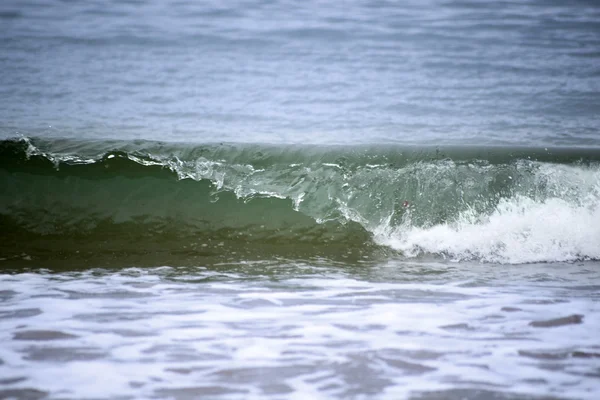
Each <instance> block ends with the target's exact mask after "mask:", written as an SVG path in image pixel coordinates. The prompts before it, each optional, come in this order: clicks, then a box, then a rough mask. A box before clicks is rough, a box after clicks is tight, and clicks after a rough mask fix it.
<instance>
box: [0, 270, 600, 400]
mask: <svg viewBox="0 0 600 400" xmlns="http://www.w3.org/2000/svg"><path fill="white" fill-rule="evenodd" d="M320 264H323V263H320ZM324 264H325V265H321V266H319V263H318V262H317V263H316V264H315V263H312V264H306V263H299V262H284V261H280V262H256V263H247V264H243V265H240V264H237V265H219V266H215V267H213V268H202V267H194V268H169V267H162V268H152V269H139V268H128V269H122V270H118V271H109V270H88V271H84V272H63V273H56V272H55V273H51V272H50V271H47V272H37V273H20V274H15V275H6V274H4V275H1V276H0V282H1V285H2V291H1V292H0V298H1V303H0V318H1V321H2V323H1V325H0V326H1V328H2V329H1V331H0V340H1V341H2V343H3V346H2V348H1V349H0V359H1V360H2V363H1V364H0V375H1V376H2V377H3V378H2V388H1V389H0V397H7V396H8V397H10V396H11V395H12V396H15V397H16V398H41V397H43V396H44V395H45V394H50V395H51V397H52V398H95V399H96V398H111V399H114V398H159V399H167V398H176V399H192V398H236V399H237V398H239V399H247V398H272V399H279V398H298V399H301V398H302V399H304V398H409V397H410V398H414V399H463V398H469V399H490V398H538V396H551V397H550V398H565V399H566V398H569V399H575V398H577V399H595V398H596V396H597V394H598V384H599V378H600V343H599V342H598V332H599V331H600V317H599V315H600V314H599V313H598V300H599V299H600V297H599V288H600V272H599V271H598V267H599V265H598V264H597V263H577V264H545V265H529V266H515V267H508V266H493V267H492V266H487V265H481V264H448V263H443V262H402V261H389V262H386V263H382V264H377V265H369V264H365V265H359V266H355V267H349V266H344V265H331V264H329V265H327V263H324ZM574 314H575V315H582V316H583V323H581V324H566V325H563V326H557V327H536V326H532V325H531V322H532V321H540V320H542V321H543V320H548V319H553V318H556V317H563V316H569V315H574ZM571 322H573V321H571ZM575 322H577V320H576V319H575ZM544 398H549V397H544Z"/></svg>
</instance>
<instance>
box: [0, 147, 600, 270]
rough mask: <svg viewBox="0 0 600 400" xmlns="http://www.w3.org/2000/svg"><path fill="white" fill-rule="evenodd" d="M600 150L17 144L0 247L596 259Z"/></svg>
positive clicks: (89, 253) (144, 257) (154, 260)
mask: <svg viewBox="0 0 600 400" xmlns="http://www.w3.org/2000/svg"><path fill="white" fill-rule="evenodd" d="M599 160H600V150H596V149H589V150H586V149H526V148H511V149H508V148H444V149H439V148H416V147H415V148H400V147H378V146H367V147H339V146H338V147H310V146H295V147H285V146H279V147H277V146H267V145H263V146H260V145H225V144H210V145H189V144H188V145H186V144H162V143H156V142H92V141H81V142H78V141H73V140H64V141H57V140H55V141H42V140H29V139H17V140H10V141H4V142H1V143H0V184H1V185H2V187H3V188H4V189H3V190H2V192H1V193H0V218H1V223H2V228H1V231H0V235H1V236H0V239H1V240H2V245H0V252H1V253H0V254H1V256H2V257H3V258H10V259H13V260H17V259H18V260H23V259H28V258H36V259H40V260H45V261H46V262H50V261H52V260H55V261H57V262H58V261H60V262H64V261H65V260H75V261H74V262H81V261H82V260H87V261H90V262H96V263H100V264H103V263H104V264H111V263H114V262H123V261H125V260H129V262H134V263H140V264H153V265H156V264H161V263H171V264H172V263H188V262H199V261H201V262H213V261H214V262H220V261H223V260H227V259H238V260H239V259H240V258H251V259H254V258H269V257H272V256H282V257H295V258H314V257H327V258H333V259H340V260H344V261H354V262H358V261H359V260H368V259H371V258H374V257H375V258H377V257H382V256H383V257H389V256H390V255H399V256H402V257H423V256H425V257H429V256H441V257H446V258H450V259H455V260H464V259H479V260H484V261H491V262H501V263H504V262H509V263H510V262H538V261H556V260H576V259H600V228H598V227H600V211H599V207H598V204H599V200H600V167H599V164H598V162H599ZM94 260H95V261H94Z"/></svg>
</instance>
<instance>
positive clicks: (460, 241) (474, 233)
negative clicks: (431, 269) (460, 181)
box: [377, 196, 600, 264]
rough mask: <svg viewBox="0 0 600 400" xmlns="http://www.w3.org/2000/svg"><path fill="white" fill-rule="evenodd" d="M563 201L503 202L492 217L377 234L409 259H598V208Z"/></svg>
mask: <svg viewBox="0 0 600 400" xmlns="http://www.w3.org/2000/svg"><path fill="white" fill-rule="evenodd" d="M595 200H596V201H595V202H593V203H592V202H586V203H585V204H580V205H578V204H573V203H571V202H569V201H567V200H563V199H560V198H552V199H548V200H546V201H536V200H534V199H531V198H528V197H524V196H516V197H513V198H509V199H502V200H501V201H500V202H499V204H498V205H497V207H496V209H495V210H494V211H493V212H492V213H491V214H490V215H477V214H476V213H473V212H471V211H466V212H463V213H461V214H460V215H459V216H458V218H456V220H455V221H453V222H449V223H443V224H438V225H435V226H432V227H426V228H424V227H416V226H411V225H410V224H409V223H404V224H403V225H401V226H400V227H398V228H394V229H389V230H387V232H385V230H382V231H380V232H378V234H377V238H378V240H379V241H380V242H382V243H383V244H386V245H389V246H391V247H393V248H395V249H397V250H401V251H402V252H404V254H405V255H406V256H408V257H417V256H420V255H422V254H426V253H429V254H437V255H442V256H444V257H447V258H450V259H452V260H456V261H463V260H470V259H477V260H481V261H485V262H492V263H509V264H519V263H533V262H551V261H576V260H590V259H593V260H598V259H600V207H598V201H597V198H596V199H595Z"/></svg>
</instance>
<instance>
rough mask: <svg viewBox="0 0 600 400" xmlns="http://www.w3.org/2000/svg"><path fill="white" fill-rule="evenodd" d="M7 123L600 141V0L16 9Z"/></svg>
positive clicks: (98, 134)
mask: <svg viewBox="0 0 600 400" xmlns="http://www.w3.org/2000/svg"><path fill="white" fill-rule="evenodd" d="M0 18H1V19H0V38H1V39H2V41H1V42H0V49H1V50H2V51H1V55H0V70H2V74H0V109H1V110H2V112H1V114H0V117H1V119H0V127H1V128H2V133H3V134H4V135H13V134H14V133H15V132H19V133H21V134H24V135H27V136H31V135H35V136H37V135H45V136H59V137H61V136H71V137H80V136H86V137H95V138H102V139H104V138H106V137H113V138H144V139H161V140H162V139H165V138H170V139H173V140H192V141H221V140H226V141H236V142H239V141H244V142H271V143H273V142H278V143H291V142H294V143H305V142H312V143H322V142H328V143H340V142H341V143H347V142H355V143H364V142H373V141H378V142H382V141H383V142H403V143H406V142H410V143H418V144H422V143H424V142H429V143H440V142H454V143H456V142H458V143H470V144H489V143H512V144H515V143H518V144H529V145H540V144H541V145H548V144H553V145H580V146H581V145H596V146H597V145H598V126H599V125H600V117H599V116H600V113H599V110H600V79H598V78H599V76H600V22H598V21H600V7H599V6H598V3H597V2H595V1H585V0H577V1H569V2H556V1H549V0H530V1H519V2H503V1H498V2H480V1H442V0H427V1H403V2H388V1H358V0H357V1H351V2H336V3H332V4H329V3H324V2H320V1H306V2H294V1H285V0H280V1H265V0H252V1H233V2H226V3H221V2H192V1H177V2H161V1H156V0H140V1H117V0H115V1H107V2H97V1H91V0H90V1H81V2H69V1H59V0H53V1H35V0H28V1H21V0H16V1H14V0H4V1H3V2H2V4H0Z"/></svg>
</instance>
